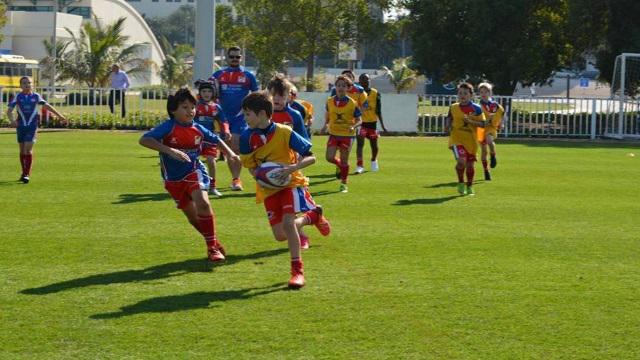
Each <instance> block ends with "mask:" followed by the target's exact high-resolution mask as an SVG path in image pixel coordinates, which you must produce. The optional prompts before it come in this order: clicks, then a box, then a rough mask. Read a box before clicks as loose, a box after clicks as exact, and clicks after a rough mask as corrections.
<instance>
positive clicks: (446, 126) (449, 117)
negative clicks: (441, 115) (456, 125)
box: [444, 108, 453, 133]
mask: <svg viewBox="0 0 640 360" xmlns="http://www.w3.org/2000/svg"><path fill="white" fill-rule="evenodd" d="M452 120H453V118H452V115H451V108H449V113H448V114H447V117H446V118H445V119H444V132H445V133H448V132H449V131H451V121H452Z"/></svg>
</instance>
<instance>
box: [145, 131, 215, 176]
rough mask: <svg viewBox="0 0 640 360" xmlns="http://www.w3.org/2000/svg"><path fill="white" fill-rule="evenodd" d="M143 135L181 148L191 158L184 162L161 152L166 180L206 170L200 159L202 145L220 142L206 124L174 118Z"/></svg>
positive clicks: (172, 146) (161, 161)
mask: <svg viewBox="0 0 640 360" xmlns="http://www.w3.org/2000/svg"><path fill="white" fill-rule="evenodd" d="M143 136H144V137H150V138H153V139H156V140H158V141H159V142H161V143H162V144H164V145H166V146H168V147H171V148H174V149H178V150H181V151H183V152H184V153H186V154H187V155H188V156H189V159H191V162H183V161H179V160H176V159H174V158H172V157H170V156H169V155H167V154H164V153H160V165H161V167H162V168H161V170H162V177H163V178H164V179H165V180H166V181H178V180H182V179H184V178H185V177H186V176H187V175H189V174H191V173H192V172H194V171H195V170H196V169H198V168H199V169H201V170H204V165H203V164H202V163H201V162H200V160H199V157H200V152H201V150H202V146H203V145H204V144H205V143H209V144H217V143H218V136H216V135H215V134H214V133H212V132H211V131H209V130H207V129H205V128H204V126H202V125H200V124H197V123H193V122H192V123H189V124H187V125H184V124H181V123H179V122H178V121H176V120H174V119H169V120H167V121H165V122H163V123H162V124H160V125H158V126H156V127H155V128H153V129H151V130H150V131H148V132H146V133H145V134H144V135H143ZM204 173H206V171H204Z"/></svg>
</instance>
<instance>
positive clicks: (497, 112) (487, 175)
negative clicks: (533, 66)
mask: <svg viewBox="0 0 640 360" xmlns="http://www.w3.org/2000/svg"><path fill="white" fill-rule="evenodd" d="M478 93H479V94H480V106H481V107H482V112H483V113H484V116H485V117H486V118H487V126H486V127H485V128H484V129H483V128H478V141H479V142H480V159H481V160H482V167H483V168H484V179H485V180H491V172H489V167H488V166H487V165H488V164H487V146H488V147H489V154H490V155H491V158H490V159H491V168H492V169H493V168H495V167H496V166H497V165H498V160H497V159H496V143H495V139H497V138H498V129H500V128H501V127H502V118H503V116H504V108H503V107H502V105H500V104H498V103H497V102H495V101H494V100H493V98H492V97H491V96H492V95H493V86H492V85H491V84H489V83H486V82H484V83H482V84H480V85H478Z"/></svg>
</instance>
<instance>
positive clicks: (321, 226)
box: [313, 206, 331, 236]
mask: <svg viewBox="0 0 640 360" xmlns="http://www.w3.org/2000/svg"><path fill="white" fill-rule="evenodd" d="M313 211H315V212H316V213H318V222H317V223H315V224H314V225H315V226H316V228H317V229H318V231H319V232H320V234H322V236H327V235H329V234H330V233H331V224H329V220H327V218H326V217H324V215H322V206H317V207H316V208H315V209H313Z"/></svg>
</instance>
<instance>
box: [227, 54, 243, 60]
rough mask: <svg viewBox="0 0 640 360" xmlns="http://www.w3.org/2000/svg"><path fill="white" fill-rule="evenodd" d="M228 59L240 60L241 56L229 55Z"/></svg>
mask: <svg viewBox="0 0 640 360" xmlns="http://www.w3.org/2000/svg"><path fill="white" fill-rule="evenodd" d="M227 57H228V58H229V59H242V55H229V56H227Z"/></svg>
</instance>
